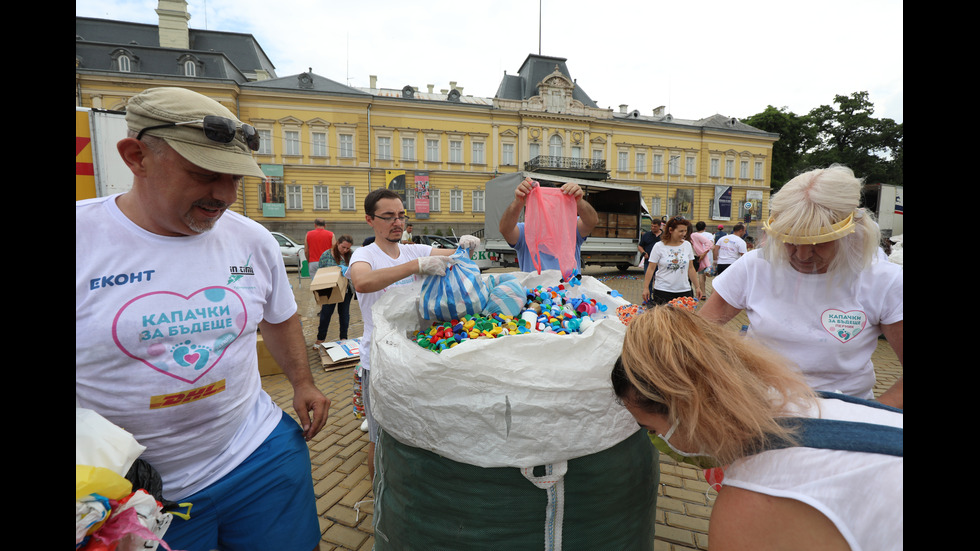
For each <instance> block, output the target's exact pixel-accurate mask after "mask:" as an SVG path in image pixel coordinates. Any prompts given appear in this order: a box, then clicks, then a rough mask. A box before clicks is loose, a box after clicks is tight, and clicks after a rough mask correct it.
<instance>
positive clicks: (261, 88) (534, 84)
mask: <svg viewBox="0 0 980 551" xmlns="http://www.w3.org/2000/svg"><path fill="white" fill-rule="evenodd" d="M159 7H160V9H158V10H157V13H158V14H160V20H161V21H160V25H159V26H155V25H145V24H136V23H126V22H119V21H108V20H101V19H90V18H76V69H75V79H76V105H78V106H83V107H98V108H104V109H122V108H123V107H124V105H125V101H126V99H127V98H128V97H130V96H132V95H133V94H135V93H137V92H138V91H140V90H142V89H145V88H148V87H152V86H182V87H186V88H190V89H193V90H196V91H198V92H201V93H203V94H205V95H207V96H209V97H212V98H214V99H215V100H217V101H219V102H221V103H222V104H224V105H225V106H227V107H228V108H229V109H231V111H232V112H234V113H236V114H237V115H238V116H239V118H240V119H241V120H243V121H245V122H248V123H249V124H252V125H253V126H255V127H256V128H257V129H258V130H259V132H260V135H261V142H262V146H261V149H260V150H259V151H258V152H257V154H256V160H257V161H258V162H259V163H260V165H261V166H262V168H263V171H264V172H265V173H266V175H267V176H268V177H267V178H266V179H265V180H264V181H260V180H259V179H255V178H246V179H245V182H244V185H243V186H242V190H241V195H240V197H239V201H238V202H237V204H236V206H235V209H236V210H238V211H239V212H242V213H244V214H245V215H247V216H249V217H251V218H253V219H255V220H257V221H258V222H260V223H262V224H263V225H265V226H266V227H268V228H269V229H271V230H277V231H283V232H284V233H287V234H289V235H291V236H293V237H294V238H297V240H299V241H302V239H303V237H304V236H305V234H306V232H307V231H308V230H309V229H312V226H313V220H314V219H315V218H324V219H326V220H327V222H328V228H329V229H331V230H333V231H334V232H335V233H338V234H340V233H349V234H351V235H353V236H354V237H355V241H356V242H358V243H359V242H360V240H361V239H363V238H364V237H367V236H368V233H369V232H368V229H369V228H368V227H367V225H366V224H365V223H364V215H363V204H362V203H363V199H364V197H365V195H366V194H367V193H368V192H369V191H370V190H372V189H375V188H378V187H383V186H388V187H392V186H394V187H397V188H398V189H405V190H406V195H405V196H406V203H407V205H406V206H407V208H408V210H409V211H410V212H409V214H410V216H411V217H412V218H413V223H414V225H415V227H414V233H415V234H423V233H436V232H441V233H444V234H449V233H456V234H457V235H460V234H463V233H472V232H475V231H478V230H479V229H482V228H483V213H484V208H485V205H484V184H485V182H486V181H487V180H489V179H491V178H493V177H494V176H496V175H499V174H501V173H507V172H515V171H519V170H525V169H526V170H533V171H536V172H550V173H557V174H567V175H570V176H574V177H577V178H584V179H605V180H607V181H610V182H612V183H617V184H630V185H638V186H641V187H642V189H643V197H644V200H645V202H646V203H647V205H648V207H649V208H650V211H651V214H652V215H653V216H655V217H670V216H673V215H677V214H680V215H683V216H685V217H686V218H690V219H692V220H694V221H699V220H704V221H705V222H706V223H708V226H709V229H713V228H715V227H717V226H718V225H719V224H722V225H724V226H726V228H728V229H730V228H731V226H733V225H734V224H735V223H737V222H739V221H742V220H743V219H744V216H745V213H746V207H747V206H748V207H749V210H750V211H751V213H752V215H753V221H756V220H758V219H759V218H760V214H761V213H765V212H768V199H769V175H770V167H771V162H772V144H773V143H774V142H775V141H776V140H777V139H778V136H777V135H775V134H771V133H767V132H763V131H761V130H758V129H755V128H752V127H750V126H748V125H745V124H744V123H741V122H739V121H737V120H736V119H734V118H730V117H726V116H722V115H714V116H710V117H707V118H704V119H697V120H694V119H679V118H674V117H673V116H672V115H670V114H668V113H665V112H664V109H663V108H659V109H657V110H655V111H653V112H652V113H648V114H642V113H639V112H638V111H635V110H633V111H630V110H629V109H628V106H626V105H621V106H620V107H619V109H618V110H613V109H607V108H600V107H599V106H597V105H596V104H595V102H594V101H593V100H592V99H591V98H589V96H588V95H587V94H586V93H585V91H584V90H583V88H582V87H581V86H579V85H578V84H577V82H576V81H575V80H574V79H573V78H572V77H571V74H570V72H569V70H568V67H567V65H566V63H565V61H566V60H565V59H563V58H558V57H549V56H541V55H533V54H532V55H529V56H528V57H527V58H526V59H525V60H524V62H523V64H522V65H521V67H520V68H519V69H518V71H517V73H516V74H505V75H504V77H503V78H502V80H501V83H500V86H499V88H498V90H497V91H496V93H495V94H494V95H493V96H492V97H487V96H477V95H469V94H464V93H463V89H462V88H461V87H459V86H456V83H451V85H450V87H449V88H448V89H441V90H438V91H436V90H434V89H433V88H434V87H433V86H432V85H428V86H426V89H425V90H422V89H420V88H419V87H417V86H411V85H405V86H403V87H402V88H385V87H379V86H378V84H377V78H376V77H372V78H371V82H370V84H369V86H368V87H363V88H356V87H349V86H345V85H343V84H340V83H338V82H335V81H333V80H331V79H329V78H326V77H323V76H320V75H317V74H315V73H314V72H313V71H312V70H311V71H308V72H305V73H301V74H299V75H290V76H285V77H278V76H277V75H276V74H275V69H274V66H273V64H272V61H271V60H269V59H268V58H267V57H266V56H265V54H264V52H263V51H262V49H261V47H260V46H259V45H258V44H257V42H256V41H255V39H254V37H252V36H251V35H248V34H236V33H229V32H219V31H202V30H196V29H191V28H189V26H188V24H187V21H188V20H189V19H190V15H189V14H187V12H186V2H183V1H182V0H161V1H160V3H159ZM467 92H468V91H467ZM637 93H638V92H637ZM417 187H418V189H427V191H428V209H427V212H426V207H425V202H424V201H420V202H419V203H418V204H416V201H415V196H416V194H415V193H413V192H414V191H415V190H416V188H417ZM746 203H750V205H746Z"/></svg>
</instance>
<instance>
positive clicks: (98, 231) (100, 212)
mask: <svg viewBox="0 0 980 551" xmlns="http://www.w3.org/2000/svg"><path fill="white" fill-rule="evenodd" d="M126 123H127V126H128V128H129V136H128V137H127V138H124V139H123V140H121V141H119V143H118V144H117V150H118V152H119V154H120V156H121V157H122V159H123V160H124V161H125V162H126V164H127V166H128V167H129V168H130V170H132V172H133V175H134V177H133V186H132V189H131V190H130V191H128V192H126V193H123V194H119V195H113V196H110V197H101V198H97V199H91V200H87V201H78V202H76V204H75V358H76V359H75V400H76V407H82V408H87V409H91V410H94V411H96V412H98V413H100V414H101V415H102V416H103V417H105V418H106V419H108V420H109V421H111V422H113V423H114V424H116V425H118V426H120V427H122V428H123V429H125V430H127V431H128V432H130V433H131V434H133V436H134V437H135V438H136V440H137V441H138V442H139V443H140V444H142V445H143V446H146V450H145V451H144V452H143V454H142V456H141V459H144V460H145V461H146V462H147V463H149V464H150V465H151V466H152V467H154V468H155V469H156V470H157V471H158V472H159V473H160V476H161V479H162V483H163V490H162V497H163V498H164V499H166V500H168V501H174V502H179V503H184V502H187V503H191V504H192V505H193V513H192V514H191V516H190V518H189V519H188V520H185V519H183V518H174V519H173V523H172V524H171V526H170V527H169V529H168V530H167V532H166V534H165V536H164V538H165V541H166V542H167V544H168V545H169V546H170V547H171V548H174V549H214V548H222V549H235V550H244V549H255V550H259V549H300V550H304V549H314V548H316V547H317V546H318V545H319V541H320V527H319V522H318V520H317V511H316V498H315V495H314V492H313V483H312V477H311V470H310V469H311V466H310V460H309V448H308V446H307V444H306V442H305V441H304V438H305V440H306V441H308V440H310V439H311V438H313V436H314V435H316V434H317V432H318V431H319V430H320V429H321V428H322V427H323V425H324V423H325V421H326V417H327V413H328V410H329V407H330V400H328V399H327V398H326V397H325V396H324V395H323V393H321V392H320V390H319V389H317V387H316V385H315V383H314V381H313V375H312V373H311V371H310V365H309V361H308V359H307V353H306V346H305V342H304V341H305V339H304V338H303V334H302V331H301V328H300V322H299V318H298V316H297V315H296V309H297V308H296V300H295V297H294V295H293V293H292V289H291V288H290V285H289V281H288V278H287V276H286V271H285V266H284V265H283V263H282V255H281V252H280V251H279V246H278V244H277V243H276V241H275V239H274V238H273V237H272V235H271V234H270V233H269V232H268V231H267V230H266V229H265V228H263V227H262V226H260V225H258V224H257V223H255V222H254V221H252V220H249V219H247V218H245V217H243V216H241V215H238V214H237V213H235V212H229V211H227V209H228V207H229V206H230V205H231V204H232V203H234V202H235V200H236V199H237V197H238V186H239V184H240V182H241V179H242V177H243V176H251V177H255V178H261V177H263V176H264V175H263V173H262V170H261V169H260V168H259V166H258V164H257V163H256V162H255V160H254V159H253V158H252V155H251V151H255V150H257V149H258V145H259V143H258V134H257V132H256V131H255V129H254V128H252V127H251V126H249V125H247V124H242V123H241V121H239V120H238V119H237V118H235V116H234V115H233V114H232V113H231V111H229V110H228V109H227V108H225V107H224V106H222V105H221V104H219V103H218V102H216V101H214V100H212V99H210V98H207V97H205V96H203V95H201V94H198V93H196V92H192V91H190V90H185V89H181V88H169V87H168V88H151V89H148V90H144V91H143V92H140V93H139V94H137V95H136V96H134V97H133V98H131V99H130V100H129V103H128V105H127V107H126ZM257 329H261V333H262V337H263V340H264V343H265V346H266V347H267V348H268V349H269V351H270V353H271V354H272V356H273V358H274V359H275V360H276V363H278V364H279V366H280V368H281V369H282V370H283V372H284V373H285V375H286V377H287V378H288V379H289V382H290V384H291V385H292V387H293V395H294V397H293V407H294V409H295V412H296V416H297V417H298V418H299V424H297V422H296V421H294V420H293V419H292V418H290V417H289V415H287V414H286V413H285V412H284V411H282V410H281V409H280V408H279V407H278V406H277V405H276V404H275V402H273V401H272V399H271V398H270V397H269V395H268V394H267V393H266V392H265V391H264V390H263V389H262V383H261V379H260V377H259V371H258V356H257V350H256V342H257V336H256V331H257ZM311 412H312V415H311Z"/></svg>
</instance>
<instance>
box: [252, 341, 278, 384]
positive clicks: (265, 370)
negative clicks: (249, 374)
mask: <svg viewBox="0 0 980 551" xmlns="http://www.w3.org/2000/svg"><path fill="white" fill-rule="evenodd" d="M255 348H256V352H257V353H258V356H259V376H260V377H265V376H266V375H278V374H279V373H282V369H281V368H280V367H279V364H277V363H276V361H275V360H273V359H272V354H271V353H269V348H268V347H267V346H266V345H265V341H264V340H262V333H259V334H258V335H257V338H256V340H255Z"/></svg>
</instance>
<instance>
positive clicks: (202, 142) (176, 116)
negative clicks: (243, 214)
mask: <svg viewBox="0 0 980 551" xmlns="http://www.w3.org/2000/svg"><path fill="white" fill-rule="evenodd" d="M209 115H210V116H217V117H223V118H226V119H230V120H231V121H232V122H233V123H234V126H235V128H239V130H237V131H236V133H235V138H234V139H233V140H232V141H231V142H230V143H221V142H217V141H214V140H212V139H210V138H208V137H207V136H205V135H204V131H203V127H202V124H201V123H194V122H192V121H199V120H203V119H204V117H206V116H209ZM168 123H191V124H182V125H180V126H166V127H163V128H154V129H152V130H147V131H146V132H145V134H146V135H148V136H155V137H157V138H160V139H162V140H164V141H166V142H167V145H169V146H170V147H172V148H173V149H174V151H176V152H177V153H179V154H180V156H181V157H183V158H185V159H187V160H188V161H190V162H191V163H194V164H195V165H197V166H199V167H202V168H204V169H207V170H211V171H214V172H219V173H221V174H234V175H236V176H254V177H256V178H264V177H265V174H264V173H263V172H262V169H261V168H259V165H258V163H257V162H255V159H254V158H253V157H252V152H251V150H250V149H249V146H248V145H247V144H246V143H245V138H244V136H243V133H242V131H241V129H240V127H241V126H242V122H241V121H239V120H238V118H236V117H235V115H233V114H232V113H231V111H229V110H228V108H226V107H225V106H223V105H221V104H220V103H218V102H217V101H214V100H213V99H211V98H209V97H206V96H204V95H201V94H199V93H197V92H194V91H192V90H187V89H185V88H149V89H146V90H143V91H142V92H140V93H139V94H136V95H135V96H133V97H132V98H130V100H129V103H127V105H126V125H127V126H128V127H129V129H130V130H131V131H133V132H140V131H141V130H144V129H146V128H149V127H151V126H160V125H166V124H168Z"/></svg>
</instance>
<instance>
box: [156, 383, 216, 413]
mask: <svg viewBox="0 0 980 551" xmlns="http://www.w3.org/2000/svg"><path fill="white" fill-rule="evenodd" d="M224 390H225V380H224V379H221V380H220V381H218V382H216V383H211V384H209V385H207V386H202V387H199V388H195V389H192V390H188V391H186V392H175V393H173V394H161V395H159V396H152V397H150V409H160V408H168V407H171V406H179V405H181V404H187V403H190V402H196V401H197V400H202V399H204V398H207V397H208V396H213V395H215V394H217V393H219V392H223V391H224Z"/></svg>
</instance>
